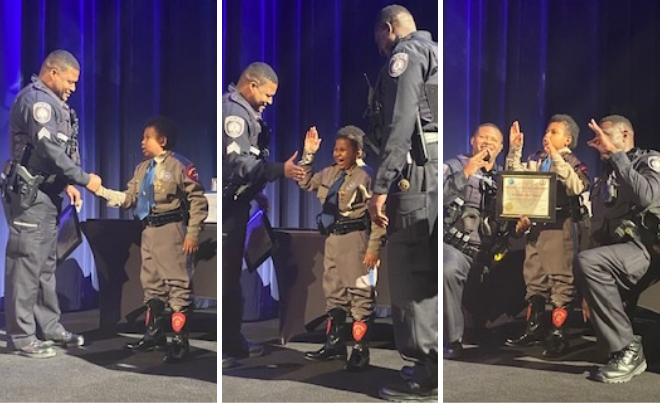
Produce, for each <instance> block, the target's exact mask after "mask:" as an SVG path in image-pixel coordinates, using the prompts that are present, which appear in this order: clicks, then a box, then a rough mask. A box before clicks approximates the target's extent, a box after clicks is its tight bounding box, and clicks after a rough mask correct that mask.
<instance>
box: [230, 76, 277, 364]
mask: <svg viewBox="0 0 660 404" xmlns="http://www.w3.org/2000/svg"><path fill="white" fill-rule="evenodd" d="M222 118H223V135H222V146H223V150H224V152H223V154H222V188H223V209H222V232H223V241H222V316H223V317H222V352H223V353H224V354H228V355H230V356H235V357H244V356H247V355H248V351H247V350H248V345H247V342H246V341H245V338H243V336H242V334H241V322H242V319H243V293H242V290H241V284H240V279H241V269H242V265H243V250H244V244H245V233H246V226H247V221H248V218H249V212H250V200H251V199H252V197H250V196H248V197H246V198H244V197H243V196H245V195H247V194H252V192H251V189H258V188H263V185H264V184H265V183H266V182H270V181H275V180H276V179H278V178H281V177H283V176H284V163H279V162H277V163H276V162H269V161H266V160H265V159H264V157H265V154H266V153H267V152H266V151H265V146H267V143H268V142H267V139H264V137H267V135H268V133H267V127H266V126H265V123H263V121H262V120H261V116H260V114H259V112H257V111H255V110H254V108H252V106H251V105H250V104H249V103H248V102H247V100H246V99H245V98H244V97H243V96H242V95H241V94H240V93H239V92H238V90H237V89H236V88H235V87H234V86H229V92H227V93H225V94H224V95H223V96H222ZM260 137H261V140H260ZM260 145H262V147H261V148H260V147H259V146H260ZM245 185H251V187H250V188H249V189H248V190H247V191H245V192H244V193H243V194H241V197H239V198H238V199H237V200H234V196H235V195H236V194H237V193H239V192H240V191H239V190H241V186H245Z"/></svg>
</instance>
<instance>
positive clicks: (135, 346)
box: [126, 299, 167, 351]
mask: <svg viewBox="0 0 660 404" xmlns="http://www.w3.org/2000/svg"><path fill="white" fill-rule="evenodd" d="M164 312H165V303H164V302H162V301H160V300H158V299H151V300H149V301H148V302H147V314H146V317H145V319H144V324H145V326H146V327H147V329H146V330H145V331H144V337H142V339H141V340H139V341H138V342H130V343H128V344H126V348H128V349H130V350H133V351H152V350H154V349H159V348H164V347H166V346H167V338H166V337H165V330H164V329H163V322H164V320H165V317H164V316H163V313H164Z"/></svg>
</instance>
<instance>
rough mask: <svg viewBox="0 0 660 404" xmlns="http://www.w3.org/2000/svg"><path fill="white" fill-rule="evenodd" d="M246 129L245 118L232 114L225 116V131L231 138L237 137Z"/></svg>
mask: <svg viewBox="0 0 660 404" xmlns="http://www.w3.org/2000/svg"><path fill="white" fill-rule="evenodd" d="M244 130H245V120H244V119H243V118H241V117H240V116H235V115H231V116H228V117H226V118H225V133H226V134H227V136H229V137H230V138H233V139H235V138H237V137H239V136H241V135H242V134H243V131H244Z"/></svg>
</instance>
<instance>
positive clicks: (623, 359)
mask: <svg viewBox="0 0 660 404" xmlns="http://www.w3.org/2000/svg"><path fill="white" fill-rule="evenodd" d="M645 370H646V358H645V357H644V349H643V348H642V339H641V337H638V336H635V337H634V338H633V342H631V343H630V344H629V345H628V346H627V347H625V348H623V349H622V350H621V351H619V352H615V353H613V354H612V355H611V357H610V361H609V362H608V363H607V365H605V366H603V367H602V368H600V369H598V373H597V374H596V377H595V379H596V380H598V381H601V382H603V383H626V382H629V381H630V380H632V378H633V377H635V376H637V375H640V374H642V373H644V371H645Z"/></svg>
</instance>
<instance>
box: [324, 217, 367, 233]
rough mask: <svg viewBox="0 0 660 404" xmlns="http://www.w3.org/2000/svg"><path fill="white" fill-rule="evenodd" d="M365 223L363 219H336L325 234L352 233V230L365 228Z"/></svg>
mask: <svg viewBox="0 0 660 404" xmlns="http://www.w3.org/2000/svg"><path fill="white" fill-rule="evenodd" d="M366 229H367V223H366V221H365V220H364V219H362V218H360V219H346V220H338V221H336V222H335V223H334V224H332V225H330V228H329V229H328V230H327V233H326V234H335V235H342V234H348V233H352V232H354V231H360V230H366Z"/></svg>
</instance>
